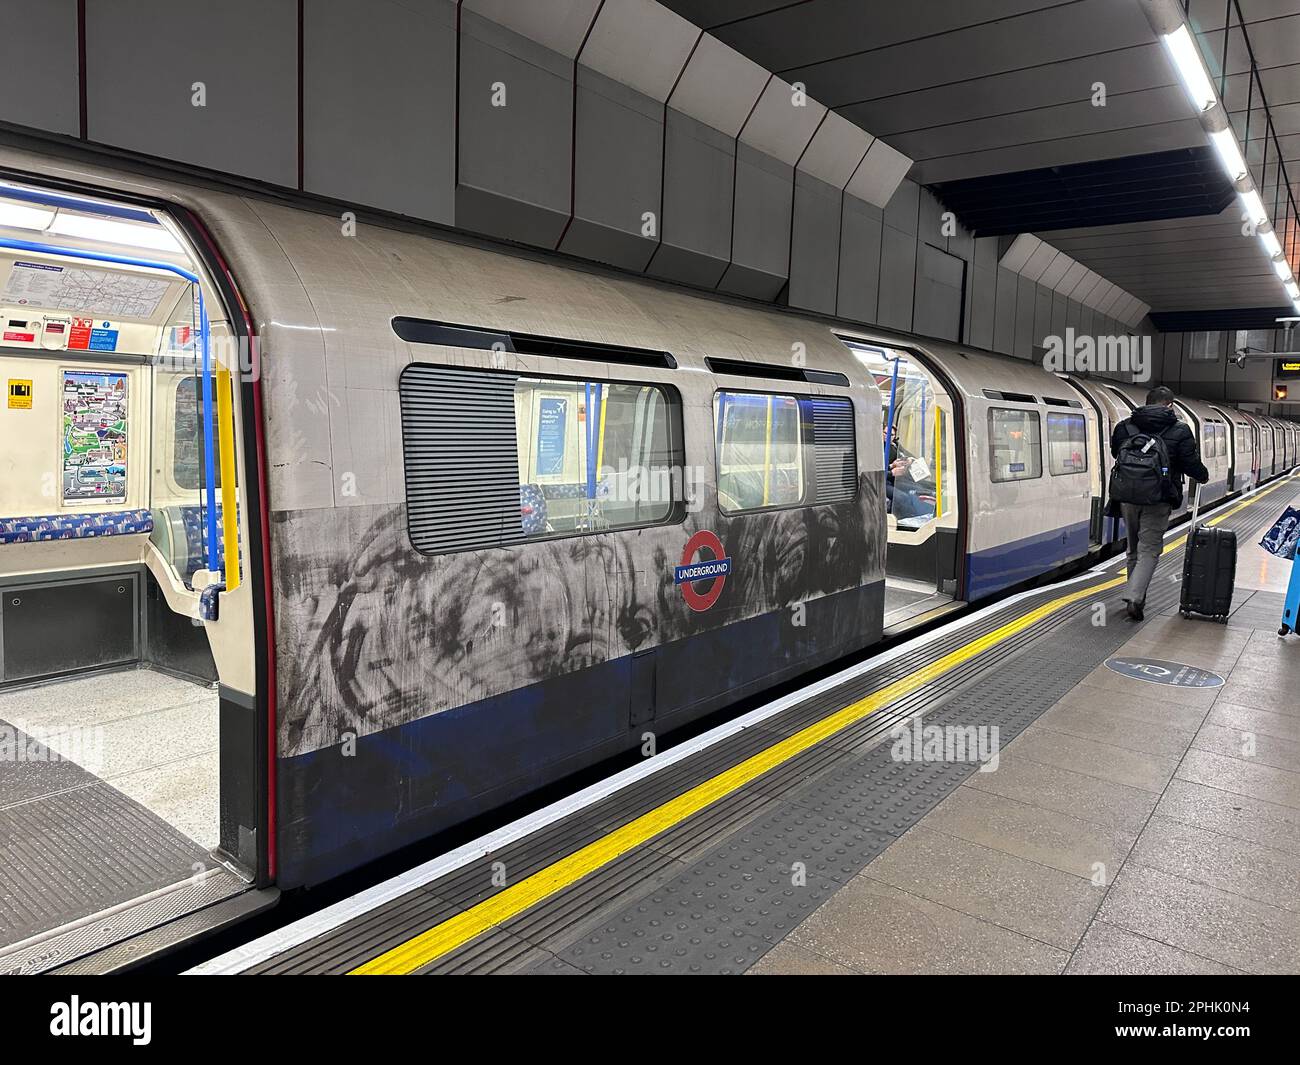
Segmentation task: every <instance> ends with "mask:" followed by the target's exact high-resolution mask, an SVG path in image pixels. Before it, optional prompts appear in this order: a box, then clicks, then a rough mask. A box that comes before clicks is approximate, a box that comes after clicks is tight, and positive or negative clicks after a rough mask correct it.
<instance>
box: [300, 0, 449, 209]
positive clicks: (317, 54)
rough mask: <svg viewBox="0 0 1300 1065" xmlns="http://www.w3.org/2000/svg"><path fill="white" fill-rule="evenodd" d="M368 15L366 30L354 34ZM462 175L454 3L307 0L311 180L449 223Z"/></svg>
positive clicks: (306, 136)
mask: <svg viewBox="0 0 1300 1065" xmlns="http://www.w3.org/2000/svg"><path fill="white" fill-rule="evenodd" d="M361 23H364V24H365V27H366V32H365V33H357V32H356V28H357V26H358V25H359V24H361ZM455 181H456V8H455V5H454V4H453V3H451V2H450V0H426V2H425V3H422V4H420V5H419V6H418V7H413V6H408V5H405V4H400V3H396V2H394V0H377V2H376V0H316V2H314V3H311V4H307V5H306V6H305V7H304V9H303V184H304V187H305V188H306V189H307V190H308V191H309V192H317V193H320V194H321V195H323V196H333V197H335V198H337V199H340V200H347V201H350V202H353V203H357V204H364V205H366V206H369V207H378V208H381V209H383V210H386V211H397V212H398V213H400V214H405V215H413V216H414V217H417V218H427V219H431V220H433V221H436V222H444V223H450V222H451V221H452V220H453V216H454V210H453V205H454V187H455Z"/></svg>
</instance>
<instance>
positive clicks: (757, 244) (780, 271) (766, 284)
mask: <svg viewBox="0 0 1300 1065" xmlns="http://www.w3.org/2000/svg"><path fill="white" fill-rule="evenodd" d="M793 205H794V167H792V166H788V165H786V164H785V163H782V162H779V161H778V160H776V159H773V158H772V157H771V156H769V155H764V154H763V153H762V152H760V151H758V150H757V149H755V148H751V147H750V146H749V145H748V144H745V143H744V142H743V141H740V142H738V143H737V145H736V194H735V200H734V207H733V218H732V230H731V265H730V266H728V267H727V272H726V273H725V274H723V276H722V281H721V282H719V285H718V287H719V288H721V289H722V290H723V291H725V292H734V293H736V294H738V295H741V296H752V297H754V298H755V299H765V300H771V299H775V298H776V297H777V294H778V293H779V292H780V291H781V289H782V288H784V287H785V282H786V278H787V277H789V274H790V217H791V211H792V208H793Z"/></svg>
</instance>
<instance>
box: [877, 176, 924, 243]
mask: <svg viewBox="0 0 1300 1065" xmlns="http://www.w3.org/2000/svg"><path fill="white" fill-rule="evenodd" d="M920 202H921V186H920V185H918V184H917V183H916V182H915V181H906V180H905V181H903V182H901V183H900V184H899V186H898V188H897V189H895V190H894V195H893V196H892V197H890V200H889V203H888V204H887V205H886V206H885V225H887V226H893V227H894V228H895V229H901V230H902V231H903V232H904V233H912V234H915V233H916V219H917V214H918V213H919V209H920Z"/></svg>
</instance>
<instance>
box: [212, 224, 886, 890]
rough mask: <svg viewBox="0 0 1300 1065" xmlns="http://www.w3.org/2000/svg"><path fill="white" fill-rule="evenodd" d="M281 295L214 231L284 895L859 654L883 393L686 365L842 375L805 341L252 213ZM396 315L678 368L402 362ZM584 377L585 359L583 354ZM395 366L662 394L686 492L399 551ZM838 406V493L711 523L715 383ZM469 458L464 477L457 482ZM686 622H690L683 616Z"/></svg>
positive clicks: (685, 306)
mask: <svg viewBox="0 0 1300 1065" xmlns="http://www.w3.org/2000/svg"><path fill="white" fill-rule="evenodd" d="M250 207H251V209H252V210H253V211H255V212H256V213H257V215H258V217H259V219H260V220H261V222H262V224H263V225H264V226H265V228H266V230H267V231H269V232H270V233H272V234H274V238H275V242H276V244H277V246H278V247H281V248H283V249H284V254H285V255H286V256H287V257H288V259H289V260H290V261H291V262H292V267H293V273H292V274H289V275H285V276H297V277H298V278H300V279H301V282H302V290H303V291H302V292H298V291H293V292H289V291H288V289H290V288H291V287H292V286H291V285H290V284H288V283H286V282H284V281H283V279H282V277H277V278H274V279H273V278H271V277H268V276H266V271H265V269H264V268H262V267H260V265H259V263H258V261H257V257H256V255H251V256H250V255H247V254H246V251H247V249H246V248H244V247H242V246H241V245H240V242H239V239H238V238H239V234H238V233H236V232H233V231H231V232H228V233H227V234H226V236H227V237H228V238H230V240H229V242H230V243H231V245H232V246H231V247H230V254H231V256H232V259H233V260H234V261H235V266H236V268H237V269H241V273H242V275H243V276H245V277H247V278H248V279H249V280H248V281H247V282H246V284H247V287H248V291H249V294H250V301H251V302H252V304H253V309H254V312H255V314H256V315H257V317H258V319H259V320H260V321H261V322H262V323H263V330H264V332H263V337H264V341H263V358H264V364H265V366H266V384H267V393H268V402H267V407H268V417H269V421H270V425H271V426H272V430H273V431H272V433H271V464H272V476H273V483H272V488H273V491H272V506H273V511H274V513H273V523H274V524H273V529H274V537H273V539H274V543H273V551H274V567H273V572H274V574H275V590H276V607H277V609H276V622H277V642H278V646H279V649H280V661H279V674H278V692H277V694H278V706H279V753H280V761H279V789H278V794H279V804H278V809H279V815H280V836H279V842H280V873H279V879H280V882H281V884H282V885H284V886H287V887H292V886H295V885H297V884H301V883H310V882H316V881H319V880H322V879H325V878H327V877H329V876H332V875H334V874H337V873H339V872H341V871H343V870H345V869H347V868H349V867H352V866H355V865H357V864H359V863H361V862H363V861H365V860H367V859H369V858H372V857H375V856H377V855H378V854H381V853H383V852H385V851H388V850H391V849H393V848H394V847H396V846H400V845H402V844H404V843H408V842H411V841H413V840H416V839H419V838H422V837H424V836H427V835H429V834H430V833H432V832H436V831H438V830H441V829H444V828H447V827H450V826H452V825H455V824H458V823H461V822H463V821H465V820H466V819H468V818H470V817H472V816H474V815H475V814H478V813H481V812H483V811H485V810H487V809H490V808H492V807H494V806H498V805H500V804H501V803H503V802H506V801H508V800H510V799H512V798H515V797H518V796H520V795H522V794H524V793H526V792H528V791H530V790H533V789H535V788H536V787H538V786H540V785H542V784H544V783H547V782H549V781H552V780H555V779H558V778H560V777H561V776H563V775H565V774H567V773H571V772H573V771H576V770H578V769H581V768H582V767H584V766H586V765H590V764H592V763H593V762H595V761H597V760H600V759H602V758H606V757H609V756H611V755H613V754H616V753H619V752H621V751H625V750H629V749H632V748H635V747H639V746H642V745H643V744H644V743H646V742H647V739H646V737H647V734H652V733H657V732H662V731H664V730H666V729H669V728H672V727H675V726H677V725H680V724H683V723H685V722H687V721H689V720H691V719H693V718H696V717H698V716H700V715H701V714H704V713H706V712H708V711H710V710H712V709H715V708H717V707H720V706H722V705H725V704H726V703H729V702H732V701H734V700H736V699H738V698H742V697H744V696H746V695H748V694H752V693H755V692H758V691H760V690H761V689H763V688H765V687H768V686H770V685H772V684H773V683H776V682H778V681H780V680H782V679H785V678H787V677H790V676H793V675H795V674H796V673H798V672H801V671H804V670H807V669H808V668H810V667H812V666H815V665H817V664H819V663H822V662H826V661H829V660H831V659H833V658H835V657H838V656H841V655H843V654H845V653H847V652H849V651H851V650H854V649H857V648H861V647H863V646H865V645H868V644H870V643H872V642H874V641H875V640H877V639H878V638H879V636H880V632H881V626H882V616H883V602H884V584H883V578H884V546H885V544H884V530H883V521H884V515H883V512H884V507H883V491H884V476H883V469H882V467H883V456H882V454H881V449H880V447H879V440H880V433H881V426H880V414H879V407H880V405H879V397H878V394H877V393H876V391H875V388H874V385H871V384H870V383H867V382H864V381H863V380H862V379H861V377H860V376H858V375H854V376H853V378H852V384H851V385H850V386H848V387H838V386H835V385H826V384H807V383H803V382H800V383H798V384H795V383H792V382H786V381H774V380H770V379H764V378H761V377H754V378H750V377H746V376H735V377H728V378H726V379H725V380H724V379H723V378H722V377H714V376H713V375H712V374H710V373H709V372H708V371H707V369H706V367H705V363H704V360H705V358H706V357H720V358H726V359H733V360H749V361H751V362H762V363H779V362H784V363H785V364H786V365H788V364H789V359H790V354H791V352H792V351H794V350H796V348H797V346H798V345H803V349H802V350H803V351H805V352H806V360H807V365H808V366H809V367H810V368H818V369H825V370H832V371H837V372H841V373H844V374H845V375H846V376H848V375H850V374H853V366H852V361H851V358H850V356H849V355H848V353H847V352H846V351H845V350H844V348H843V347H842V345H840V344H838V342H836V341H835V340H834V338H833V337H832V336H831V335H830V333H829V332H828V331H827V330H826V329H825V328H824V327H822V326H819V325H817V324H816V323H811V322H807V321H804V320H801V319H798V318H795V317H793V316H786V315H780V314H772V313H767V312H763V311H759V310H750V309H747V308H738V307H734V306H730V305H725V304H716V303H712V302H709V301H705V300H703V299H700V298H697V297H691V296H688V295H684V294H681V293H679V292H675V291H672V290H666V289H658V288H652V287H651V286H648V285H642V284H640V283H637V282H633V281H625V280H622V279H618V278H609V277H606V276H603V275H600V274H596V273H583V272H577V271H573V270H569V269H566V268H563V267H560V266H557V265H554V264H551V263H547V262H542V261H529V260H526V259H522V258H515V257H512V256H506V255H503V254H500V253H497V252H492V251H486V250H482V249H479V248H474V247H466V246H462V245H458V244H453V243H449V242H443V241H440V240H436V239H431V238H428V237H423V236H417V235H410V234H404V233H399V232H394V231H391V230H384V229H377V228H369V227H367V228H365V229H363V230H362V231H361V233H359V234H358V236H357V237H355V238H343V237H340V236H339V233H338V226H337V221H336V220H335V219H333V218H329V217H324V216H319V215H312V214H308V213H304V212H301V211H297V210H294V209H291V208H285V207H279V206H271V205H267V204H264V203H251V202H250ZM395 316H412V317H421V318H428V319H432V320H438V321H450V322H455V323H462V324H467V325H471V326H476V327H483V328H489V329H500V330H517V331H520V332H526V333H529V334H544V335H549V336H560V337H566V338H573V339H576V340H581V341H586V342H591V343H596V344H601V343H606V344H620V345H636V346H641V347H645V348H653V349H657V350H665V351H669V352H671V353H672V354H673V355H674V356H675V357H676V359H677V360H678V361H679V363H680V367H679V368H678V369H676V370H665V369H655V368H649V367H631V366H615V365H606V364H602V363H599V362H595V361H593V362H588V361H585V360H571V359H562V358H550V357H544V356H533V355H529V356H524V355H516V354H514V353H510V354H508V355H507V356H506V361H505V363H504V364H503V363H502V361H501V353H499V352H492V351H486V350H476V349H470V348H459V347H448V346H443V345H427V344H409V343H407V342H405V341H402V340H400V339H399V338H398V337H396V336H395V335H394V333H393V330H392V328H391V325H390V321H391V319H392V318H394V317H395ZM593 358H595V356H593ZM412 363H420V364H429V365H434V366H444V367H452V368H460V369H466V370H470V369H474V370H483V371H490V370H501V369H505V370H508V371H511V372H517V373H522V374H526V375H529V376H530V377H538V378H551V377H554V378H557V379H561V378H573V377H578V378H583V379H588V380H597V381H602V380H603V381H609V380H615V381H629V380H631V381H638V382H646V383H649V384H653V385H658V386H663V387H666V388H670V389H673V390H675V391H676V392H677V393H678V394H679V395H680V402H681V417H682V427H683V430H684V441H685V448H686V451H685V465H686V467H687V470H688V472H689V473H690V474H691V475H692V479H693V481H694V489H695V493H696V496H695V498H694V499H693V500H692V501H691V502H690V504H689V505H688V506H687V507H686V512H685V513H684V515H683V517H682V518H681V520H680V521H679V522H673V523H669V524H660V525H655V526H651V527H645V528H637V529H630V530H625V531H616V532H602V533H597V534H588V535H573V536H566V537H563V538H556V539H543V540H538V541H535V542H525V543H519V544H515V545H513V546H509V547H500V548H489V549H484V550H470V551H463V552H459V553H452V554H441V555H437V554H434V555H430V554H422V553H420V552H419V551H417V550H415V548H414V547H413V546H412V543H411V539H410V537H409V535H408V529H407V513H406V505H407V504H406V492H405V484H404V472H403V441H402V430H401V425H402V422H401V411H400V409H399V393H398V380H399V375H400V374H401V372H402V370H403V369H404V368H405V367H406V366H408V365H409V364H412ZM719 388H725V389H734V390H741V391H749V392H755V393H766V394H771V393H778V394H785V393H797V394H798V395H801V396H809V397H812V396H822V397H830V396H834V397H839V396H849V397H851V398H852V400H853V409H854V428H855V433H856V455H857V465H858V471H859V472H858V475H857V481H858V490H857V493H856V498H854V499H853V500H852V501H850V502H838V503H831V504H825V505H820V506H800V507H793V508H789V509H780V510H769V511H762V512H757V513H744V514H733V515H728V514H725V513H723V512H722V510H721V509H720V507H719V497H718V485H717V478H716V475H715V447H716V434H715V423H714V402H715V392H717V390H718V389H719ZM475 461H476V458H475V456H474V455H473V454H470V453H467V454H466V455H465V462H466V463H467V464H473V463H474V462H475ZM699 534H713V535H715V536H716V537H717V538H718V539H719V540H720V541H721V544H722V545H723V550H724V553H725V555H726V557H727V558H729V559H730V565H731V567H732V568H731V572H730V574H729V575H727V576H726V578H725V582H723V586H722V588H721V591H720V594H719V595H718V596H717V597H716V601H715V602H714V603H712V604H711V605H710V606H708V607H707V608H705V609H702V610H701V609H696V608H693V607H692V606H691V605H690V604H689V603H688V601H687V597H686V595H685V594H684V588H683V585H681V584H679V583H677V580H676V570H677V568H678V567H679V566H681V565H684V564H685V563H687V562H688V561H695V560H698V559H699V558H700V557H702V556H700V555H699V554H697V553H695V552H694V550H693V548H692V544H693V543H696V542H698V541H697V536H698V535H699ZM697 605H698V604H697Z"/></svg>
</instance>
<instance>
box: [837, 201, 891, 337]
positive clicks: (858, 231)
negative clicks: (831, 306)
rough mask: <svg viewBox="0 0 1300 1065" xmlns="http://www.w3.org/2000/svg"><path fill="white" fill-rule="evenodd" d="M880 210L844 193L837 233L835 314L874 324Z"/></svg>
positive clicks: (877, 285) (878, 289)
mask: <svg viewBox="0 0 1300 1065" xmlns="http://www.w3.org/2000/svg"><path fill="white" fill-rule="evenodd" d="M881 226H882V223H881V210H880V208H879V207H877V206H875V204H871V203H867V202H866V201H865V200H859V199H858V198H857V197H856V196H850V195H849V194H848V193H845V194H844V217H843V220H842V227H841V230H840V285H839V297H838V302H837V305H836V313H837V314H839V315H841V316H842V317H844V318H856V319H857V320H858V321H861V322H874V321H875V320H876V309H877V307H878V306H879V292H880V237H881V235H880V231H881Z"/></svg>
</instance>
